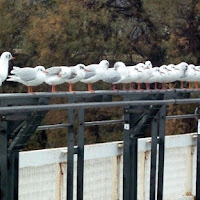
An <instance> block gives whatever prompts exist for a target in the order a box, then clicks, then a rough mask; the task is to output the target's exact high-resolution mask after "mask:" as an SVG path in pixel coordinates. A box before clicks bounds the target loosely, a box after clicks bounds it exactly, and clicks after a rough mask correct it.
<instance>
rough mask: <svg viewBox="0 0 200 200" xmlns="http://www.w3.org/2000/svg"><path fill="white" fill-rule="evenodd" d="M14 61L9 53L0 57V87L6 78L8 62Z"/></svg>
mask: <svg viewBox="0 0 200 200" xmlns="http://www.w3.org/2000/svg"><path fill="white" fill-rule="evenodd" d="M12 59H15V58H14V57H13V56H12V55H11V53H10V52H4V53H2V54H1V57H0V86H2V83H3V82H4V81H5V80H6V78H7V76H8V68H9V60H12Z"/></svg>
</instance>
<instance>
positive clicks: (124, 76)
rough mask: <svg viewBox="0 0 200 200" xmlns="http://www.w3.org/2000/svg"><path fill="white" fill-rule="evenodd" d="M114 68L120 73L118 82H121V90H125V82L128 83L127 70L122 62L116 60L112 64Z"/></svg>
mask: <svg viewBox="0 0 200 200" xmlns="http://www.w3.org/2000/svg"><path fill="white" fill-rule="evenodd" d="M114 69H115V70H116V71H117V72H118V73H119V74H120V76H121V80H120V82H121V83H123V90H126V84H127V83H130V80H129V79H128V76H129V71H128V68H127V67H126V65H125V64H124V63H123V62H116V63H115V64H114Z"/></svg>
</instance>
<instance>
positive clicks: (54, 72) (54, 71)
mask: <svg viewBox="0 0 200 200" xmlns="http://www.w3.org/2000/svg"><path fill="white" fill-rule="evenodd" d="M46 71H47V75H46V78H45V83H46V84H48V85H51V91H52V92H56V87H55V86H56V85H60V84H63V83H65V81H66V79H67V78H69V77H71V76H73V75H74V76H75V75H76V74H74V73H72V70H71V69H70V68H69V67H67V66H57V67H50V68H48V69H46ZM61 72H62V77H61V75H60V73H61Z"/></svg>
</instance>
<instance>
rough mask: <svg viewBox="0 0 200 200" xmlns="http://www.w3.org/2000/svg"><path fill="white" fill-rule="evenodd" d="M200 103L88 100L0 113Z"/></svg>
mask: <svg viewBox="0 0 200 200" xmlns="http://www.w3.org/2000/svg"><path fill="white" fill-rule="evenodd" d="M189 103H200V98H194V99H170V100H136V101H117V102H91V103H90V102H88V103H68V104H51V105H37V106H34V105H29V106H12V107H1V108H0V114H9V113H20V112H27V111H47V110H63V109H69V108H72V109H76V108H77V109H78V108H100V107H119V106H126V105H132V106H133V105H137V106H138V105H167V104H189Z"/></svg>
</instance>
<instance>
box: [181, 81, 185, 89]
mask: <svg viewBox="0 0 200 200" xmlns="http://www.w3.org/2000/svg"><path fill="white" fill-rule="evenodd" d="M181 89H185V88H184V86H183V81H181Z"/></svg>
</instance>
